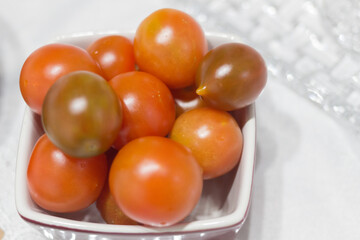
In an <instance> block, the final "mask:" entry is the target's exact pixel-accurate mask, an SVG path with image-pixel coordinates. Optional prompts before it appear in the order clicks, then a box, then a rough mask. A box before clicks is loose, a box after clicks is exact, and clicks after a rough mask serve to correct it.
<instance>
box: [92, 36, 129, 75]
mask: <svg viewBox="0 0 360 240" xmlns="http://www.w3.org/2000/svg"><path fill="white" fill-rule="evenodd" d="M87 51H88V52H89V53H90V55H91V56H92V58H93V59H95V61H96V62H97V63H98V64H99V66H100V67H101V69H102V71H103V76H104V78H105V79H106V80H110V79H112V78H113V77H115V76H116V75H118V74H120V73H124V72H130V71H134V70H135V57H134V48H133V45H132V43H131V42H130V40H129V39H127V38H126V37H123V36H120V35H110V36H105V37H102V38H99V39H97V40H96V41H94V42H93V43H92V44H91V45H90V46H89V47H88V48H87Z"/></svg>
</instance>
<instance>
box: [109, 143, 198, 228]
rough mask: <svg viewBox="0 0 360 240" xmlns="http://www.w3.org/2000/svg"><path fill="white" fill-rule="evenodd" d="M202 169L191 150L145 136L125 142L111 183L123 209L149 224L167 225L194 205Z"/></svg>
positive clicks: (110, 176)
mask: <svg viewBox="0 0 360 240" xmlns="http://www.w3.org/2000/svg"><path fill="white" fill-rule="evenodd" d="M202 184H203V183H202V171H201V168H200V166H199V165H198V163H197V162H196V160H195V158H194V156H193V155H192V153H191V152H190V151H189V149H187V148H186V147H184V146H183V145H181V144H179V143H176V142H174V141H172V140H171V139H168V138H164V137H157V136H150V137H143V138H138V139H136V140H133V141H131V142H130V143H128V144H127V145H125V146H124V147H123V148H122V149H121V150H120V151H119V153H118V154H117V156H116V157H115V160H114V162H113V164H112V166H111V169H110V175H109V185H110V191H111V193H112V195H113V196H114V198H115V201H116V202H117V204H118V205H119V206H120V208H121V209H122V210H123V211H124V213H125V214H126V215H127V216H129V217H130V218H132V219H134V220H135V221H137V222H140V223H143V224H145V225H150V226H168V225H172V224H175V223H177V222H179V221H181V220H182V219H184V218H185V217H186V216H187V215H189V214H190V212H191V211H192V210H193V209H194V207H195V205H196V204H197V202H198V201H199V198H200V196H201V191H202Z"/></svg>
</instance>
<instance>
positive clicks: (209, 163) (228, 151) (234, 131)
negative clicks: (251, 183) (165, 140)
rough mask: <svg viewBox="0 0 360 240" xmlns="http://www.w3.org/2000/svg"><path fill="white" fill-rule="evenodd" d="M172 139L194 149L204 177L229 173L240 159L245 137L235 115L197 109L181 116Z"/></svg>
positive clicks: (211, 109)
mask: <svg viewBox="0 0 360 240" xmlns="http://www.w3.org/2000/svg"><path fill="white" fill-rule="evenodd" d="M170 138H171V139H173V140H174V141H176V142H179V143H181V144H183V145H185V146H187V147H188V148H190V149H191V151H192V153H193V154H194V156H195V157H196V159H197V161H198V162H199V164H200V166H201V167H202V169H203V171H204V179H210V178H215V177H218V176H220V175H223V174H225V173H227V172H229V171H230V170H231V169H232V168H234V167H235V165H236V164H237V163H238V162H239V160H240V155H241V152H242V147H243V137H242V133H241V130H240V127H239V126H238V124H237V123H236V121H235V120H234V118H233V117H232V116H231V115H230V114H229V113H228V112H225V111H221V110H216V109H213V108H208V107H205V108H197V109H194V110H190V111H188V112H186V113H183V114H182V115H180V117H178V118H177V119H176V121H175V123H174V127H173V129H172V130H171V133H170Z"/></svg>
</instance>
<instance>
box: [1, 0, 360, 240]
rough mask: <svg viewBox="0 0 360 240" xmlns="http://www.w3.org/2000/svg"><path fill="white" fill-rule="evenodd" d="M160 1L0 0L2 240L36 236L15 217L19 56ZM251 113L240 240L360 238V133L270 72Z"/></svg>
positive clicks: (119, 22) (122, 23) (121, 25)
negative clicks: (251, 149) (248, 197)
mask: <svg viewBox="0 0 360 240" xmlns="http://www.w3.org/2000/svg"><path fill="white" fill-rule="evenodd" d="M280 2H281V1H280ZM176 6H179V4H177V5H176ZM162 7H172V5H171V4H170V3H167V2H166V1H165V0H153V1H145V0H143V1H140V0H132V1H126V2H125V1H116V0H103V1H90V0H80V1H79V0H78V1H71V0H66V1H46V0H32V1H25V0H16V1H13V0H1V1H0V186H1V187H0V239H1V235H2V234H3V233H2V232H4V239H11V240H13V239H16V240H17V239H39V240H40V239H43V237H42V235H40V234H39V233H38V232H37V231H35V230H34V229H33V228H31V227H30V226H29V225H27V224H26V223H25V222H24V221H23V220H22V219H20V217H19V216H18V214H17V212H16V208H15V200H14V178H15V165H16V152H17V142H18V138H19V134H20V126H21V118H22V115H23V111H24V106H25V104H24V102H23V100H22V98H21V95H20V91H19V87H18V79H19V73H20V69H21V66H22V64H23V62H24V60H25V58H26V57H27V56H28V55H29V54H30V53H31V52H32V51H33V50H35V49H36V48H38V47H40V46H42V45H44V44H46V43H48V42H50V41H52V40H53V39H55V38H56V37H57V36H60V35H69V34H72V33H78V32H89V31H109V30H115V31H122V30H134V29H135V28H136V27H137V25H138V24H139V23H140V21H141V20H142V19H143V18H144V17H145V16H147V15H148V14H149V13H151V12H153V11H154V10H156V9H158V8H162ZM259 7H260V6H259ZM235 34H236V33H235ZM256 110H257V126H258V128H257V146H258V149H257V163H256V172H255V176H254V185H253V199H252V206H251V210H250V214H249V217H248V219H247V221H246V223H245V225H244V226H243V228H242V229H241V230H240V232H239V234H238V239H244V240H249V239H264V240H265V239H266V240H267V239H269V240H273V239H277V240H281V239H284V240H285V239H286V240H287V239H328V240H331V239H360V204H359V203H360V149H359V143H360V140H359V138H357V137H356V136H354V135H353V134H352V132H351V130H350V128H347V127H345V126H343V125H342V124H340V122H339V121H337V120H336V119H334V118H333V117H330V116H329V114H326V113H325V112H324V111H323V110H321V109H320V108H319V107H317V106H315V105H314V104H313V103H311V102H310V101H309V100H308V99H306V98H304V97H302V96H299V95H298V94H297V93H295V92H294V91H293V90H290V89H289V88H288V87H286V86H284V85H282V83H281V82H279V81H276V80H275V79H272V78H270V79H269V81H268V85H267V87H266V89H265V91H264V92H263V94H262V95H261V97H260V98H259V99H258V101H257V109H256Z"/></svg>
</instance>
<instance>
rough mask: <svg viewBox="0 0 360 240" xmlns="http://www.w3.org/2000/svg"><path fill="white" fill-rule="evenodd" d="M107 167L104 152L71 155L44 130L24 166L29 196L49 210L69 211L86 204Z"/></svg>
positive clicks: (97, 192)
mask: <svg viewBox="0 0 360 240" xmlns="http://www.w3.org/2000/svg"><path fill="white" fill-rule="evenodd" d="M107 172H108V167H107V160H106V157H105V154H101V155H98V156H96V157H91V158H74V157H70V156H69V155H66V154H64V153H63V152H62V151H61V150H60V149H58V148H57V147H56V146H55V145H54V144H52V143H51V142H50V140H49V138H48V137H47V136H46V135H45V134H44V135H43V136H41V137H40V138H39V140H38V141H37V143H36V144H35V147H34V149H33V152H32V154H31V157H30V161H29V166H28V170H27V182H28V189H29V193H30V196H31V198H32V199H33V200H34V201H35V202H36V203H37V204H38V205H39V206H40V207H42V208H44V209H46V210H49V211H52V212H73V211H77V210H81V209H83V208H86V207H88V206H90V204H92V203H93V202H95V200H96V199H97V198H98V196H99V195H100V193H101V190H102V188H103V186H104V183H105V182H106V177H107Z"/></svg>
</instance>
